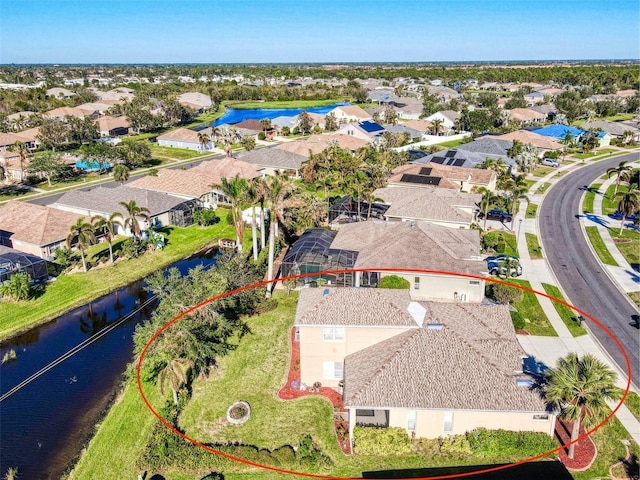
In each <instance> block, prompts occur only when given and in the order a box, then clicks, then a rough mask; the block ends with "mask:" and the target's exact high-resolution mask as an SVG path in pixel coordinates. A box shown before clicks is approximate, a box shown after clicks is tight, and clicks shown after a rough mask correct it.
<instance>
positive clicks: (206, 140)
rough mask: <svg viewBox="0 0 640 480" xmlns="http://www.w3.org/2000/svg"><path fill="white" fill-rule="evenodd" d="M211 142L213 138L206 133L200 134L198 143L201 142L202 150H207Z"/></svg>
mask: <svg viewBox="0 0 640 480" xmlns="http://www.w3.org/2000/svg"><path fill="white" fill-rule="evenodd" d="M210 141H211V138H210V137H209V135H207V134H206V133H202V132H198V142H200V149H201V150H206V149H207V144H208V143H209V142H210Z"/></svg>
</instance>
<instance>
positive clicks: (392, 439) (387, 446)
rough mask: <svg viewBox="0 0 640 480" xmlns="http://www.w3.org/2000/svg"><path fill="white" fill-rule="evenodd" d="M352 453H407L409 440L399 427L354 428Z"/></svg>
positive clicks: (409, 449) (404, 431) (409, 447)
mask: <svg viewBox="0 0 640 480" xmlns="http://www.w3.org/2000/svg"><path fill="white" fill-rule="evenodd" d="M353 435H354V451H355V453H356V454H358V455H384V456H387V455H389V454H401V453H409V452H410V451H411V440H410V439H409V435H407V432H406V430H405V429H404V428H400V427H389V428H380V427H355V428H354V429H353Z"/></svg>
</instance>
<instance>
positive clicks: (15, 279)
mask: <svg viewBox="0 0 640 480" xmlns="http://www.w3.org/2000/svg"><path fill="white" fill-rule="evenodd" d="M29 294H30V288H29V274H28V273H25V272H18V273H14V274H13V275H11V276H10V277H9V281H8V282H7V283H5V284H0V295H6V296H7V297H9V298H12V299H13V300H15V301H16V302H19V301H21V300H27V299H28V298H29Z"/></svg>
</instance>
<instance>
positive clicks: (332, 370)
mask: <svg viewBox="0 0 640 480" xmlns="http://www.w3.org/2000/svg"><path fill="white" fill-rule="evenodd" d="M343 375H344V370H343V364H342V362H323V363H322V378H324V379H325V380H342V377H343Z"/></svg>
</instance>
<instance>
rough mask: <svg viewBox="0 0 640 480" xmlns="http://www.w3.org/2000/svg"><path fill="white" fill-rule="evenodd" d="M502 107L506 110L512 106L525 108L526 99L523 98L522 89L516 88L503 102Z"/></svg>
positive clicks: (511, 108)
mask: <svg viewBox="0 0 640 480" xmlns="http://www.w3.org/2000/svg"><path fill="white" fill-rule="evenodd" d="M504 108H506V109H507V110H513V109H514V108H527V101H526V100H525V98H524V91H522V90H518V91H516V92H513V94H512V95H511V97H509V100H507V102H506V103H505V104H504Z"/></svg>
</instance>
